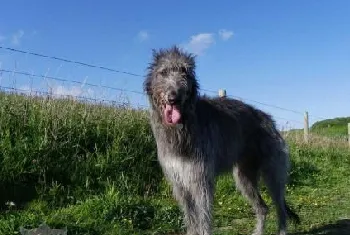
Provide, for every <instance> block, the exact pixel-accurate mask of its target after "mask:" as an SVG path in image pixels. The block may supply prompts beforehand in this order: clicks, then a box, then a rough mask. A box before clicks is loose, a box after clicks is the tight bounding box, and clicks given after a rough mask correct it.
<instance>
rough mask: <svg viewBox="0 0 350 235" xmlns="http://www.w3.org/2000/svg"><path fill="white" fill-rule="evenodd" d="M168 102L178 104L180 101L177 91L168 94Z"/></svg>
mask: <svg viewBox="0 0 350 235" xmlns="http://www.w3.org/2000/svg"><path fill="white" fill-rule="evenodd" d="M168 102H169V104H176V103H177V102H178V97H177V94H176V92H175V91H171V92H169V94H168Z"/></svg>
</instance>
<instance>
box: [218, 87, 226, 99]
mask: <svg viewBox="0 0 350 235" xmlns="http://www.w3.org/2000/svg"><path fill="white" fill-rule="evenodd" d="M219 96H220V97H226V90H224V89H220V90H219Z"/></svg>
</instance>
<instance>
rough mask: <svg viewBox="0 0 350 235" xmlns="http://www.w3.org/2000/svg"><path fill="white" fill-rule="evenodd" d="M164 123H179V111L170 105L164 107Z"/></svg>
mask: <svg viewBox="0 0 350 235" xmlns="http://www.w3.org/2000/svg"><path fill="white" fill-rule="evenodd" d="M164 117H165V121H166V122H167V123H170V124H177V123H178V122H179V121H180V118H181V115H180V111H179V110H178V109H177V108H176V107H175V106H172V105H169V104H167V105H165V109H164Z"/></svg>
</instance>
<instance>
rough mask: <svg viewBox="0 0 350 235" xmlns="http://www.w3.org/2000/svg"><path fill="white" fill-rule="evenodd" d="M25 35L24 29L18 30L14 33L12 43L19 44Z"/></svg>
mask: <svg viewBox="0 0 350 235" xmlns="http://www.w3.org/2000/svg"><path fill="white" fill-rule="evenodd" d="M23 36H24V31H23V30H18V31H17V32H16V33H15V34H13V35H12V40H11V42H12V44H13V45H19V44H20V43H21V39H22V37H23Z"/></svg>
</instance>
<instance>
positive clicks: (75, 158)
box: [0, 94, 350, 235]
mask: <svg viewBox="0 0 350 235" xmlns="http://www.w3.org/2000/svg"><path fill="white" fill-rule="evenodd" d="M286 138H287V140H288V143H289V144H290V148H291V159H292V170H291V177H290V182H289V184H288V188H287V200H288V202H290V204H291V206H292V207H293V208H294V209H295V210H296V212H297V213H298V214H300V216H301V219H302V224H301V225H299V226H294V225H293V224H291V226H290V231H291V232H294V233H295V234H349V233H345V232H344V233H343V232H342V230H344V231H345V230H346V229H347V230H346V231H350V228H349V227H347V228H346V226H348V225H336V224H337V223H338V222H339V221H340V220H342V219H344V218H350V200H349V198H350V187H349V185H350V171H349V169H350V151H349V150H348V149H347V148H346V147H345V145H344V144H342V143H338V141H337V142H336V143H333V144H328V142H327V144H325V142H323V141H321V140H320V139H318V141H315V142H312V143H310V144H308V145H306V144H303V143H302V142H301V141H300V140H299V139H298V138H295V136H287V137H286ZM155 151H156V146H155V143H154V139H153V136H152V133H151V129H150V126H149V125H148V119H147V113H146V112H144V111H142V110H132V109H129V108H128V106H119V107H107V106H102V105H88V104H82V103H78V102H74V101H71V100H47V99H46V100H44V99H38V98H28V97H23V96H18V95H6V94H0V192H1V193H0V209H1V211H0V234H19V228H20V227H21V226H24V227H26V228H34V227H37V226H38V225H39V224H40V223H43V222H45V223H47V224H48V225H49V226H50V227H54V228H60V227H65V226H67V228H68V231H69V233H68V234H96V235H97V234H98V235H100V234H101V235H107V234H122V235H123V234H124V235H127V234H170V233H172V234H179V233H180V232H181V231H183V228H182V214H181V212H180V210H179V208H178V206H177V204H176V202H175V201H174V200H173V198H172V195H171V191H170V187H169V185H168V184H167V183H166V182H165V181H164V178H163V175H162V172H161V169H160V168H159V165H158V163H157V161H156V152H155ZM216 187H217V191H216V195H215V204H214V226H215V234H216V235H224V234H250V233H251V231H252V229H253V226H254V222H255V220H254V215H253V213H252V210H251V207H250V206H249V205H248V203H247V201H246V200H245V199H244V198H243V197H242V196H241V195H240V194H239V193H238V192H237V191H236V190H235V187H234V181H233V179H232V178H231V176H230V175H223V176H221V177H219V178H218V180H217V184H216ZM263 197H264V198H265V199H266V201H267V202H268V204H269V205H270V208H271V209H270V212H271V213H270V214H269V216H268V223H267V228H266V229H267V232H268V233H267V234H274V231H275V229H276V221H275V220H276V217H275V212H274V208H273V206H272V205H271V199H270V198H269V197H268V195H267V193H266V191H265V189H264V188H263ZM7 202H14V205H13V204H12V205H9V204H8V203H7ZM327 225H329V226H328V227H325V226H327ZM317 229H318V230H320V231H317ZM332 229H333V230H334V231H333V233H331V232H330V230H332Z"/></svg>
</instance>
